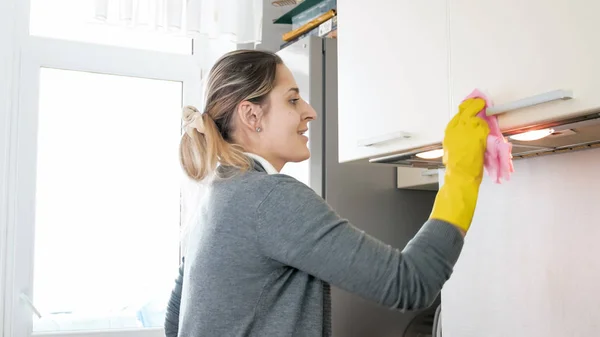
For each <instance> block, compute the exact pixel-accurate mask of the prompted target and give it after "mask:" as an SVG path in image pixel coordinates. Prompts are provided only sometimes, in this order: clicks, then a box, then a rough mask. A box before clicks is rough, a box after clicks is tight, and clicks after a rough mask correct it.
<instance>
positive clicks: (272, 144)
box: [257, 64, 317, 170]
mask: <svg viewBox="0 0 600 337" xmlns="http://www.w3.org/2000/svg"><path fill="white" fill-rule="evenodd" d="M265 111H266V113H265V114H264V115H263V116H262V118H261V119H260V123H259V126H260V128H261V132H260V133H259V134H260V136H259V139H260V153H257V154H258V155H261V156H263V157H264V158H265V159H267V160H268V161H269V162H270V163H271V164H272V165H273V166H274V167H275V168H276V169H277V170H281V168H282V167H283V165H285V163H288V162H300V161H303V160H306V159H308V158H309V157H310V151H309V150H308V146H307V143H308V137H307V136H306V135H307V134H308V133H307V130H308V122H310V121H312V120H315V119H316V118H317V113H316V112H315V110H314V109H313V108H312V107H311V106H310V104H308V103H307V102H306V101H304V100H303V99H302V98H301V96H300V91H299V89H298V84H296V80H295V79H294V76H293V75H292V73H291V71H290V70H289V69H288V68H287V67H286V66H285V65H283V64H280V65H278V66H277V73H276V80H275V86H274V88H273V90H272V91H271V93H270V94H269V97H268V100H267V105H266V109H265Z"/></svg>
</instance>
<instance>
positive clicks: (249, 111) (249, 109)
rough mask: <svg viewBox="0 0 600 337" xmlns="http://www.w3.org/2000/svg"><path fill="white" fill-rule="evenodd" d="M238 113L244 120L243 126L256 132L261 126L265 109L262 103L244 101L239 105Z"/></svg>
mask: <svg viewBox="0 0 600 337" xmlns="http://www.w3.org/2000/svg"><path fill="white" fill-rule="evenodd" d="M237 113H238V116H239V118H240V121H241V122H242V128H245V129H249V130H250V131H252V132H254V131H255V130H256V128H258V127H260V122H261V119H262V116H263V110H262V108H261V107H260V105H258V104H254V103H252V102H249V101H243V102H242V103H240V104H239V105H238V108H237Z"/></svg>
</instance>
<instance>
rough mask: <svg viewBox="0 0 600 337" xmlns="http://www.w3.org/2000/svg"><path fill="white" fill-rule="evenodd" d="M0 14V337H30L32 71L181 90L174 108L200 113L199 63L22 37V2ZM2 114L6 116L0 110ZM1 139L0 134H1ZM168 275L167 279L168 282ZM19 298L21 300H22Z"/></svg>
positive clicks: (25, 20)
mask: <svg viewBox="0 0 600 337" xmlns="http://www.w3.org/2000/svg"><path fill="white" fill-rule="evenodd" d="M1 6H5V8H4V9H6V10H4V9H3V10H2V11H1V12H3V13H0V21H2V23H0V28H6V29H5V30H4V31H3V32H2V33H0V43H2V44H3V45H5V46H8V48H5V49H4V50H3V51H1V52H0V57H1V58H0V61H1V63H0V75H2V76H1V77H0V89H5V90H3V91H0V121H1V122H2V124H1V125H2V126H3V128H2V129H3V130H2V131H3V132H2V134H0V149H2V150H3V152H1V153H0V192H1V194H0V298H1V299H2V301H0V327H2V329H0V337H26V336H31V335H32V327H33V324H32V316H33V315H32V311H31V308H30V307H29V306H28V305H27V301H26V300H24V298H22V297H21V294H24V295H25V296H27V297H29V298H31V292H32V288H33V267H34V266H33V263H34V260H33V258H34V254H33V253H34V252H33V250H34V244H35V240H34V235H35V219H34V213H35V183H36V160H37V116H38V104H39V85H40V82H39V74H40V68H42V67H47V68H55V69H63V70H74V71H84V72H94V73H101V74H110V75H119V76H130V77H139V78H148V79H156V80H167V81H177V82H181V83H182V87H183V97H182V104H192V105H196V106H201V103H202V95H201V92H202V87H201V83H202V67H201V65H202V61H203V60H202V57H201V56H200V53H198V45H199V44H198V43H194V41H192V54H190V55H181V54H169V53H163V52H155V51H148V50H142V49H131V48H124V47H115V46H106V45H96V44H90V43H84V42H77V41H67V40H59V39H51V38H45V37H36V36H30V35H29V32H28V27H29V6H30V3H29V0H5V1H4V2H3V4H2V5H0V7H1ZM5 107H6V109H4V108H5ZM4 131H6V132H4ZM175 276H176V275H174V276H173V277H175ZM27 297H25V299H26V298H27ZM49 335H52V336H67V335H68V336H71V337H83V336H86V337H89V336H103V337H104V336H110V337H129V336H136V337H138V336H139V337H145V336H148V337H154V336H159V335H160V336H164V332H163V329H162V328H143V329H127V330H103V331H81V332H51V333H35V336H49Z"/></svg>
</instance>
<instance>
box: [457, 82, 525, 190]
mask: <svg viewBox="0 0 600 337" xmlns="http://www.w3.org/2000/svg"><path fill="white" fill-rule="evenodd" d="M469 98H481V99H484V100H485V107H484V108H483V110H481V112H480V113H478V114H477V116H478V117H481V118H483V120H485V121H486V122H487V123H488V125H489V127H490V134H489V135H488V138H487V146H486V149H485V155H484V161H483V166H484V167H485V170H486V171H487V173H488V175H489V176H490V177H492V179H494V182H495V183H497V184H500V183H501V181H500V179H504V180H510V174H511V173H513V172H514V171H515V170H514V168H513V163H512V154H511V152H512V144H511V143H509V142H507V141H506V139H505V138H504V136H503V135H502V132H501V131H500V126H499V125H498V117H497V116H488V115H486V113H485V111H486V109H487V108H488V107H491V106H493V103H492V101H491V100H490V99H489V98H487V97H486V96H485V95H484V94H483V93H482V92H481V91H479V90H477V89H475V90H473V92H472V93H471V94H469V96H467V97H465V99H464V100H467V99H469Z"/></svg>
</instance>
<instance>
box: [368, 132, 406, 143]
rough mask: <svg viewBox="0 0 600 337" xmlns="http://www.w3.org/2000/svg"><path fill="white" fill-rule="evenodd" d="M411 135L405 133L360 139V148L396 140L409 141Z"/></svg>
mask: <svg viewBox="0 0 600 337" xmlns="http://www.w3.org/2000/svg"><path fill="white" fill-rule="evenodd" d="M410 137H411V135H410V134H409V133H407V132H404V131H398V132H392V133H388V134H385V135H381V136H376V137H372V138H367V139H359V140H358V146H373V145H377V144H381V143H385V142H389V141H392V140H396V139H408V138H410Z"/></svg>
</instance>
